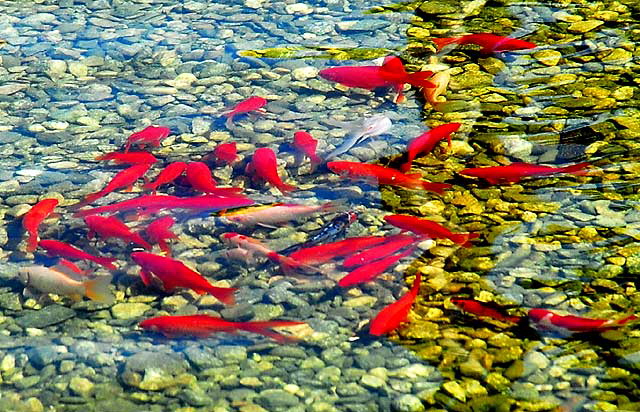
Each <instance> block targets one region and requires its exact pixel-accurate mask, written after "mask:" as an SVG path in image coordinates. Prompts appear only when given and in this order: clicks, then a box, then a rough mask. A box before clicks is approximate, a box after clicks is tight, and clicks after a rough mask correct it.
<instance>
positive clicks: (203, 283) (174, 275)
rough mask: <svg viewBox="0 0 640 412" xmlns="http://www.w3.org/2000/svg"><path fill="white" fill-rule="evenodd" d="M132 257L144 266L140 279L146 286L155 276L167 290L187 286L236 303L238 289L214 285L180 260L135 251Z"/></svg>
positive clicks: (200, 292)
mask: <svg viewBox="0 0 640 412" xmlns="http://www.w3.org/2000/svg"><path fill="white" fill-rule="evenodd" d="M131 258H132V259H133V260H134V261H135V262H136V263H137V264H138V265H140V267H141V268H142V270H141V271H140V279H142V282H143V283H144V284H145V285H146V286H149V285H151V284H152V283H153V277H155V278H157V279H159V280H160V282H162V287H163V289H164V290H165V291H167V292H171V291H173V290H174V289H176V288H186V289H191V290H193V291H195V292H196V293H197V294H199V295H204V294H205V293H208V294H210V295H212V296H215V297H216V298H217V299H218V300H220V301H221V302H222V303H226V304H228V305H232V304H233V303H234V297H233V294H234V292H235V291H236V290H237V289H235V288H220V287H217V286H213V285H212V284H210V283H209V281H207V279H205V278H204V277H203V276H202V275H201V274H199V273H198V272H196V271H195V270H193V269H190V268H189V267H187V265H185V264H184V263H182V262H180V261H178V260H175V259H171V258H168V257H164V256H159V255H154V254H153V253H148V252H134V253H132V254H131Z"/></svg>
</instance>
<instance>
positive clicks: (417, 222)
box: [384, 215, 480, 247]
mask: <svg viewBox="0 0 640 412" xmlns="http://www.w3.org/2000/svg"><path fill="white" fill-rule="evenodd" d="M384 220H385V221H386V222H387V223H389V224H391V225H393V226H395V227H398V228H400V229H402V230H407V231H409V232H413V233H415V234H416V235H419V236H425V237H428V238H430V239H449V240H451V241H452V242H454V243H457V244H459V245H460V246H462V247H471V242H470V240H472V239H477V238H478V237H479V236H480V234H479V233H452V232H451V231H450V230H449V229H447V228H446V227H444V226H442V225H441V224H439V223H437V222H434V221H433V220H428V219H420V218H419V217H415V216H408V215H389V216H385V217H384Z"/></svg>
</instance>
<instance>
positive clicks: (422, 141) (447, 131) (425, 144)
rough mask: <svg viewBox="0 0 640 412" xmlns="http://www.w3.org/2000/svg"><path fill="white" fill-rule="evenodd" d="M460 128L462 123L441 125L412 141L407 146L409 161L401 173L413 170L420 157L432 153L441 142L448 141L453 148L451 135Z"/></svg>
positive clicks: (401, 168) (401, 167)
mask: <svg viewBox="0 0 640 412" xmlns="http://www.w3.org/2000/svg"><path fill="white" fill-rule="evenodd" d="M460 126H461V124H460V123H447V124H441V125H440V126H437V127H434V128H433V129H431V130H429V131H428V132H425V133H423V134H421V135H420V136H418V137H416V138H415V139H413V140H411V142H409V145H408V146H407V161H406V163H404V164H402V166H400V171H402V172H407V171H408V170H409V169H411V164H412V163H413V160H414V159H415V158H416V157H417V156H418V155H420V154H423V155H424V154H427V153H431V151H432V150H433V148H434V147H436V145H437V144H438V143H439V142H440V141H441V140H444V139H447V140H448V141H449V148H451V134H452V133H453V132H455V131H457V130H458V129H459V128H460Z"/></svg>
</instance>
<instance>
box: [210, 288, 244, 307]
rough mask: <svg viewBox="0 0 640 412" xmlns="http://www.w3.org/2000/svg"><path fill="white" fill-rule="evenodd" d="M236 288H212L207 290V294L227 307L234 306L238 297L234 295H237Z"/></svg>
mask: <svg viewBox="0 0 640 412" xmlns="http://www.w3.org/2000/svg"><path fill="white" fill-rule="evenodd" d="M236 290H238V289H236V288H221V287H216V286H211V287H210V288H209V289H207V293H209V294H210V295H212V296H214V297H216V298H217V299H218V300H219V301H220V302H222V303H224V304H225V305H233V304H234V303H236V297H235V296H234V294H235V293H236Z"/></svg>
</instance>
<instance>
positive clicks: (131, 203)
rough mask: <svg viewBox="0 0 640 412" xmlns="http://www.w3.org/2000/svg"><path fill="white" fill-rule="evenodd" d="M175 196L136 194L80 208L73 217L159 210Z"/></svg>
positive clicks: (175, 198) (174, 198)
mask: <svg viewBox="0 0 640 412" xmlns="http://www.w3.org/2000/svg"><path fill="white" fill-rule="evenodd" d="M177 199H179V198H177V197H175V196H167V195H146V196H138V197H135V198H133V199H129V200H123V201H122V202H116V203H112V204H110V205H105V206H98V207H94V208H91V209H86V210H80V211H78V212H76V213H75V214H74V215H73V216H74V217H83V216H88V215H97V214H99V213H119V212H129V211H132V210H137V209H138V210H139V209H145V210H152V211H159V210H162V209H163V208H164V207H166V205H167V203H168V202H171V201H174V200H177Z"/></svg>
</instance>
